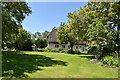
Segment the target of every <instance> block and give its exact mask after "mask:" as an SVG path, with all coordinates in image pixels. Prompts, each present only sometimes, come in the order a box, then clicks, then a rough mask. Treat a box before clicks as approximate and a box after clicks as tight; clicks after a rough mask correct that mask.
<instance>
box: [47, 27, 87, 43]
mask: <svg viewBox="0 0 120 80" xmlns="http://www.w3.org/2000/svg"><path fill="white" fill-rule="evenodd" d="M56 32H57V28H56V27H54V28H53V29H52V31H51V32H50V33H49V34H48V36H47V39H48V43H59V42H58V41H57V36H56ZM76 45H86V43H83V42H79V43H77V44H76Z"/></svg>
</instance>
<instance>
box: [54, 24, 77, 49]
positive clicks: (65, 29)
mask: <svg viewBox="0 0 120 80" xmlns="http://www.w3.org/2000/svg"><path fill="white" fill-rule="evenodd" d="M71 26H72V25H70V24H65V23H61V24H60V26H59V28H58V30H57V33H56V34H57V38H58V41H59V42H60V43H70V47H71V51H72V50H73V46H74V44H76V43H78V42H79V40H78V37H77V36H76V35H75V34H76V32H75V31H73V29H72V28H71Z"/></svg>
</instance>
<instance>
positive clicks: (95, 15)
mask: <svg viewBox="0 0 120 80" xmlns="http://www.w3.org/2000/svg"><path fill="white" fill-rule="evenodd" d="M119 3H120V2H115V3H105V2H89V3H87V4H86V5H85V6H84V7H81V8H80V9H79V10H77V11H74V12H72V13H69V14H68V18H69V21H68V22H69V23H71V24H74V25H73V26H71V27H72V29H74V31H76V35H78V36H79V35H80V34H81V31H82V30H83V31H84V36H83V37H82V38H83V40H84V39H85V40H86V41H89V43H93V42H94V45H97V46H98V45H99V46H100V52H101V53H102V55H103V54H104V53H103V52H104V49H105V48H106V47H107V46H108V48H109V47H113V45H115V40H117V44H118V45H120V44H119V39H118V34H119V32H120V27H119V25H120V22H119V21H120V18H119V16H120V11H119V10H120V5H119ZM80 29H82V30H80ZM115 29H117V33H116V30H115ZM115 35H116V36H115ZM80 38H81V37H80ZM110 44H111V45H110ZM103 45H104V47H103ZM114 47H115V46H114ZM109 50H110V48H109Z"/></svg>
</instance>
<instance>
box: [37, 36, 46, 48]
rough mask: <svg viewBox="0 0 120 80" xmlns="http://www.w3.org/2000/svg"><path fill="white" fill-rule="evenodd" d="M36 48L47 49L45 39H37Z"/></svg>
mask: <svg viewBox="0 0 120 80" xmlns="http://www.w3.org/2000/svg"><path fill="white" fill-rule="evenodd" d="M36 45H37V48H45V47H47V40H46V39H45V38H39V39H37V40H36Z"/></svg>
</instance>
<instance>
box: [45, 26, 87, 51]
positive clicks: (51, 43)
mask: <svg viewBox="0 0 120 80" xmlns="http://www.w3.org/2000/svg"><path fill="white" fill-rule="evenodd" d="M56 32H57V28H53V29H52V31H51V32H50V33H49V34H48V36H47V39H48V46H47V47H48V48H53V49H70V45H69V44H60V43H59V42H58V41H57V36H56ZM73 50H82V51H86V50H87V45H86V44H85V43H83V42H80V43H79V44H76V45H74V46H73Z"/></svg>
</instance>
